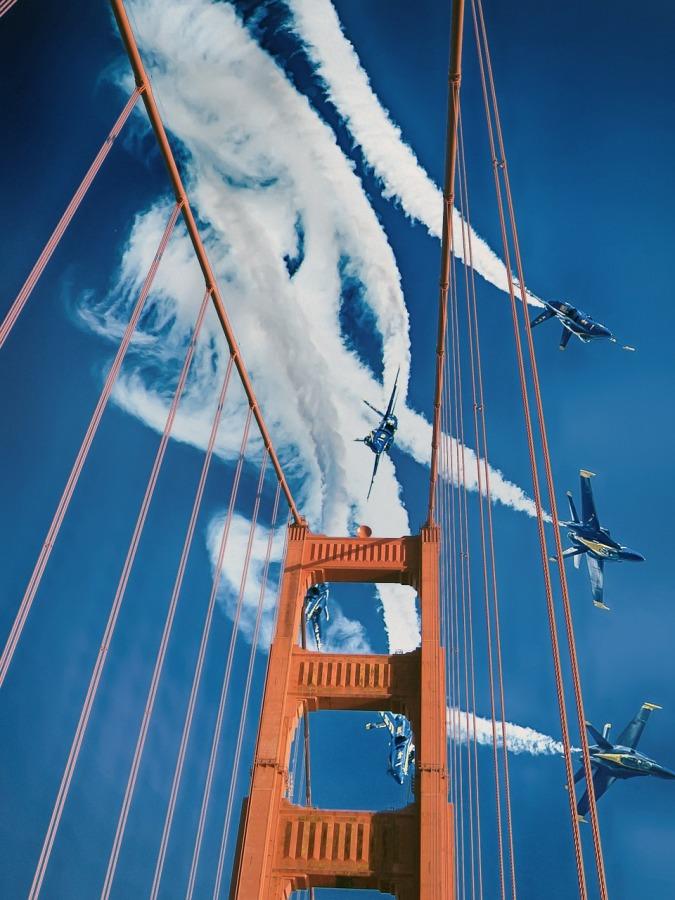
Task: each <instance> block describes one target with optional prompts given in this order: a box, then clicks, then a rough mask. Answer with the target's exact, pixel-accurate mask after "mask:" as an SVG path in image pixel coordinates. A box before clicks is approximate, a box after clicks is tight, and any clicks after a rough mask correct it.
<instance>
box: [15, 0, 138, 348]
mask: <svg viewBox="0 0 675 900" xmlns="http://www.w3.org/2000/svg"><path fill="white" fill-rule="evenodd" d="M5 12H6V10H5ZM1 15H2V11H0V16H1ZM142 92H143V89H142V88H140V87H137V88H136V90H135V91H134V92H133V94H132V95H131V96H130V97H129V99H128V100H127V102H126V105H125V107H124V109H123V110H122V112H121V113H120V114H119V116H118V117H117V121H116V122H115V124H114V125H113V127H112V130H111V132H110V134H109V135H108V137H107V138H106V139H105V141H104V142H103V145H102V147H101V149H100V150H99V151H98V153H97V154H96V156H95V157H94V161H93V162H92V164H91V166H90V167H89V169H88V171H87V174H86V175H85V176H84V178H83V179H82V182H81V183H80V186H79V187H78V189H77V190H76V191H75V193H74V194H73V198H72V200H71V201H70V203H69V204H68V206H67V207H66V210H65V212H64V213H63V215H62V216H61V218H60V219H59V222H58V224H57V226H56V228H55V229H54V231H53V232H52V234H51V237H50V238H49V240H48V241H47V243H46V244H45V247H44V249H43V251H42V253H41V254H40V255H39V257H38V259H37V262H36V263H35V265H34V266H33V268H32V270H31V272H30V275H29V276H28V278H27V279H26V281H25V283H24V285H23V287H22V288H21V290H20V291H19V293H18V294H17V295H16V299H15V300H14V302H13V303H12V305H11V306H10V308H9V310H8V312H7V315H6V316H5V318H4V320H3V322H2V324H1V325H0V348H1V347H2V346H3V344H4V343H5V341H6V340H7V338H8V337H9V334H10V332H11V330H12V328H13V327H14V325H15V324H16V320H17V319H18V318H19V316H20V315H21V311H22V310H23V308H24V306H25V305H26V303H27V301H28V298H29V297H30V295H31V293H32V291H33V288H34V287H35V285H36V284H37V282H38V279H39V278H40V276H41V275H42V273H43V272H44V270H45V267H46V265H47V263H48V262H49V260H50V259H51V257H52V254H53V253H54V250H56V247H57V246H58V243H59V241H60V240H61V238H62V237H63V234H64V232H65V230H66V228H67V227H68V226H69V225H70V223H71V221H72V218H73V216H74V215H75V213H76V212H77V210H78V208H79V206H80V203H81V202H82V200H83V198H84V196H85V194H86V193H87V191H88V190H89V187H90V186H91V183H92V181H93V180H94V178H95V177H96V175H97V173H98V171H99V169H100V168H101V166H102V165H103V162H104V161H105V158H106V156H107V155H108V153H109V152H110V148H111V147H112V145H113V143H114V142H115V138H116V137H117V135H118V134H119V133H120V131H121V130H122V127H123V126H124V123H125V122H126V120H127V119H128V118H129V115H130V113H131V110H132V109H133V108H134V106H135V105H136V101H137V100H138V98H139V96H140V95H141V94H142Z"/></svg>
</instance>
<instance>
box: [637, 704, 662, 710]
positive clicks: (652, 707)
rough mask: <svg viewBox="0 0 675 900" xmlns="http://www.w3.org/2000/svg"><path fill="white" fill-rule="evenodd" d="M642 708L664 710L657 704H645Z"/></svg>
mask: <svg viewBox="0 0 675 900" xmlns="http://www.w3.org/2000/svg"><path fill="white" fill-rule="evenodd" d="M642 708H643V709H663V707H662V706H657V704H656V703H643V704H642Z"/></svg>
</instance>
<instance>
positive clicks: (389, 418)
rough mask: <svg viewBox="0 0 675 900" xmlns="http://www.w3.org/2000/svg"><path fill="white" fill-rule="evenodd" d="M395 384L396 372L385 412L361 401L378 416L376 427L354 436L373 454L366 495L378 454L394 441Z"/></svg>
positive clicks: (396, 424) (396, 421)
mask: <svg viewBox="0 0 675 900" xmlns="http://www.w3.org/2000/svg"><path fill="white" fill-rule="evenodd" d="M399 372H400V369H399ZM397 384H398V372H397V373H396V380H395V381H394V389H393V390H392V392H391V397H390V398H389V405H388V406H387V411H386V412H382V411H381V410H379V409H377V408H376V407H375V406H373V405H372V403H368V401H367V400H364V401H363V402H364V403H365V404H366V406H367V407H368V408H369V409H372V411H373V412H375V413H377V415H378V416H380V424H379V425H378V426H377V428H374V429H373V430H372V431H371V432H370V434H367V435H366V436H365V437H364V438H356V440H357V441H359V442H360V443H362V444H366V446H368V447H370V449H371V450H372V451H373V453H374V454H375V465H374V466H373V477H372V478H371V479H370V487H369V488H368V497H370V492H371V491H372V489H373V482H374V481H375V476H376V475H377V467H378V466H379V464H380V456H382V454H383V453H386V452H387V451H388V450H389V448H390V447H391V445H392V444H393V443H394V435H395V434H396V429H397V428H398V419H397V418H396V416H395V415H394V406H395V405H396V385H397ZM368 497H366V499H368Z"/></svg>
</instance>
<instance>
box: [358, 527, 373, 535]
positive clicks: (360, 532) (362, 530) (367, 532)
mask: <svg viewBox="0 0 675 900" xmlns="http://www.w3.org/2000/svg"><path fill="white" fill-rule="evenodd" d="M372 533H373V529H372V528H371V527H370V526H369V525H359V530H358V531H357V532H356V536H357V537H360V538H369V537H370V536H371V534H372Z"/></svg>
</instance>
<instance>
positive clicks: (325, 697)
mask: <svg viewBox="0 0 675 900" xmlns="http://www.w3.org/2000/svg"><path fill="white" fill-rule="evenodd" d="M439 546H440V545H439V531H438V529H437V528H435V527H432V528H429V527H425V528H424V529H423V530H422V532H421V534H420V535H419V536H415V537H401V538H387V539H378V538H372V537H363V538H331V537H327V536H325V535H315V534H311V533H310V532H309V530H308V528H307V527H306V525H304V524H302V525H295V524H292V525H291V526H290V528H289V536H288V549H287V553H286V562H285V567H284V573H283V579H282V585H281V591H280V601H279V615H278V619H277V625H276V631H275V636H274V640H273V642H272V646H271V650H270V658H269V665H268V670H267V679H266V683H265V693H264V699H263V707H262V713H261V718H260V727H259V731H258V740H257V745H256V751H255V758H254V762H253V772H252V777H251V787H250V792H249V796H248V798H247V800H246V802H245V804H244V808H243V811H242V819H241V824H240V833H239V841H238V852H237V859H236V861H235V866H234V871H233V877H232V883H231V888H230V898H231V900H280V898H287V897H288V896H289V895H290V892H291V891H293V890H306V889H311V888H320V887H343V888H355V889H356V888H371V889H378V890H381V891H384V892H391V893H394V894H396V896H397V897H399V898H400V900H412V898H416V900H418V898H419V900H439V898H443V900H453V898H454V897H455V889H454V862H453V858H454V850H453V820H452V806H451V804H450V803H449V802H448V772H447V761H446V758H447V749H446V728H447V726H446V696H445V651H444V650H443V648H442V647H441V644H440V602H439V601H440V598H439ZM320 581H330V582H337V581H341V582H358V583H376V582H393V583H399V584H408V585H412V586H413V587H415V588H416V590H417V592H418V595H419V602H420V609H421V629H422V642H421V647H420V648H419V649H418V650H416V651H414V652H412V653H408V654H397V655H394V656H386V655H385V656H379V655H376V654H345V655H342V654H340V655H334V654H324V653H317V652H314V651H309V650H306V649H302V647H300V646H299V645H298V643H297V639H298V634H299V629H300V625H301V621H302V613H303V605H304V597H305V593H306V591H307V588H308V587H309V586H310V585H311V584H316V583H318V582H320ZM305 708H307V709H309V710H310V711H311V710H317V709H359V710H363V709H391V710H396V711H400V712H403V713H405V715H407V716H408V718H409V719H410V721H411V723H412V726H413V732H414V735H415V744H416V750H417V760H416V777H415V797H414V800H413V802H412V803H411V804H410V805H409V806H407V807H405V808H404V809H401V810H398V811H396V812H386V813H380V812H368V811H358V812H352V811H343V810H322V809H316V808H309V807H306V806H299V805H296V804H293V803H291V802H290V801H289V800H287V799H286V795H287V791H288V780H289V757H290V751H291V745H292V742H293V736H294V733H295V730H296V728H297V727H298V726H299V720H300V717H301V715H302V714H303V711H304V709H305Z"/></svg>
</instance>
